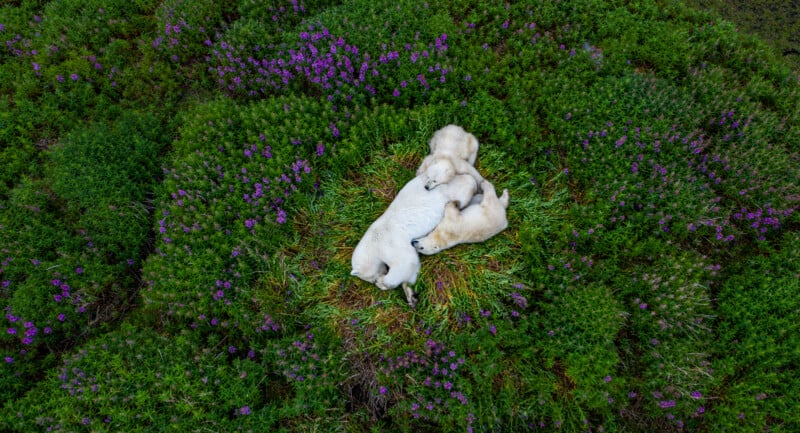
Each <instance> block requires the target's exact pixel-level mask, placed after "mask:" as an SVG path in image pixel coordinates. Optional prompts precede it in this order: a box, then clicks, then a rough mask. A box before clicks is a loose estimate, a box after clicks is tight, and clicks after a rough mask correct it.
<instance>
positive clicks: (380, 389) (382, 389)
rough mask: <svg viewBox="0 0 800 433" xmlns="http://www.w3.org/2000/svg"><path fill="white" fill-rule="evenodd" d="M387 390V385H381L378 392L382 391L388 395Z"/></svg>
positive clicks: (381, 392)
mask: <svg viewBox="0 0 800 433" xmlns="http://www.w3.org/2000/svg"><path fill="white" fill-rule="evenodd" d="M386 391H387V389H386V387H385V386H381V387H380V388H378V392H380V394H381V395H386Z"/></svg>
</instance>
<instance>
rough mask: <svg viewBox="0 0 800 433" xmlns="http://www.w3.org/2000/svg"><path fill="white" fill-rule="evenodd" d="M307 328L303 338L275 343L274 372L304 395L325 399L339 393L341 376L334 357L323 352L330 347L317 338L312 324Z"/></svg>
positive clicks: (305, 396) (304, 396)
mask: <svg viewBox="0 0 800 433" xmlns="http://www.w3.org/2000/svg"><path fill="white" fill-rule="evenodd" d="M305 331H306V332H305V333H304V334H303V335H302V338H300V339H292V340H290V341H288V344H285V343H284V344H280V343H278V344H275V345H274V346H273V347H274V355H275V358H274V359H275V366H276V371H275V372H274V373H275V374H276V375H277V376H281V377H283V378H284V379H285V380H286V381H287V382H288V383H289V384H291V385H292V386H293V387H294V388H295V389H297V390H298V393H299V394H300V395H302V396H303V398H310V397H311V396H314V397H316V398H318V399H320V400H325V399H326V398H329V396H330V395H332V394H333V393H335V392H336V386H337V385H338V384H339V383H340V381H341V379H342V378H341V377H339V376H338V371H337V370H336V368H335V367H333V366H332V365H331V364H332V363H334V362H335V360H334V359H331V358H330V357H326V356H323V355H322V354H323V353H325V352H326V351H327V350H328V349H327V348H326V347H324V343H320V342H318V341H317V338H316V336H315V335H314V333H313V332H312V331H313V329H312V328H311V326H306V330H305ZM285 341H286V340H285Z"/></svg>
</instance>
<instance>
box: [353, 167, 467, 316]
mask: <svg viewBox="0 0 800 433" xmlns="http://www.w3.org/2000/svg"><path fill="white" fill-rule="evenodd" d="M476 189H477V183H476V182H475V179H473V178H472V177H471V176H467V175H457V176H455V177H453V179H452V180H451V181H450V182H448V183H447V184H445V185H441V186H439V187H438V188H436V189H433V190H427V189H426V188H425V185H424V183H423V179H422V177H420V176H417V177H415V178H413V179H411V180H410V181H409V182H408V183H406V185H405V186H404V187H403V188H402V189H401V190H400V191H399V192H398V193H397V196H396V197H395V198H394V200H393V201H392V203H391V204H390V205H389V207H388V208H387V209H386V211H385V212H384V213H383V214H382V215H381V216H380V217H378V219H377V220H375V222H373V223H372V225H370V226H369V228H368V229H367V231H366V233H364V236H363V237H362V238H361V240H360V241H359V242H358V245H356V248H355V249H354V250H353V257H352V271H351V272H350V275H354V276H357V277H358V278H361V279H362V280H364V281H367V282H370V283H374V284H375V285H376V286H378V287H379V288H380V289H381V290H389V289H393V288H395V287H397V286H399V285H402V286H403V291H404V292H405V295H406V300H407V301H408V304H409V305H410V306H411V307H414V306H415V305H416V302H417V300H416V299H415V298H414V292H413V290H412V289H411V287H410V285H412V284H414V283H415V282H416V281H417V274H418V273H419V268H420V262H419V255H417V251H416V250H415V249H414V247H413V246H412V245H411V241H412V240H413V239H415V238H418V237H421V236H424V235H425V234H426V233H429V232H430V231H431V230H433V229H434V228H435V227H436V225H437V224H439V222H440V221H441V220H442V217H443V216H444V208H445V205H446V204H448V203H450V202H455V204H454V206H456V207H457V208H458V207H464V206H466V205H467V204H468V203H469V201H470V199H471V198H472V196H473V195H474V194H475V191H476Z"/></svg>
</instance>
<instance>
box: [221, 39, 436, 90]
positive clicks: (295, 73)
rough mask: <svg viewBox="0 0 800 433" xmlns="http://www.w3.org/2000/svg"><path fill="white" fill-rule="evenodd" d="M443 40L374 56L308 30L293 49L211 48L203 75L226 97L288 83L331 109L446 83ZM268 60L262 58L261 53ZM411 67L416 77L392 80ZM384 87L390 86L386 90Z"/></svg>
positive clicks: (281, 87) (387, 49) (225, 45)
mask: <svg viewBox="0 0 800 433" xmlns="http://www.w3.org/2000/svg"><path fill="white" fill-rule="evenodd" d="M446 41H447V35H446V34H442V35H440V36H439V37H437V38H436V39H435V40H434V41H433V42H431V43H429V44H428V45H427V46H426V47H425V48H421V47H419V45H418V44H411V43H406V44H404V45H403V47H402V48H398V47H396V46H395V44H394V43H392V44H391V45H387V44H384V45H383V48H384V51H383V52H381V53H378V54H375V53H372V54H371V53H365V52H363V50H361V49H359V47H357V46H355V45H353V44H350V43H348V42H347V41H346V40H345V39H344V38H343V37H341V36H338V37H337V36H335V35H332V34H331V33H330V32H329V31H328V29H327V28H325V27H321V26H314V25H310V26H309V27H308V30H307V31H303V32H300V34H299V35H298V41H297V42H296V43H295V46H294V47H291V48H289V47H268V48H267V49H266V50H264V49H261V48H259V47H256V48H254V49H252V51H251V50H250V49H247V48H244V47H234V46H232V44H229V43H227V42H225V41H219V42H217V43H214V44H212V51H211V56H210V57H209V62H211V63H212V65H211V66H209V68H208V72H209V73H210V74H212V75H213V76H215V77H217V82H218V83H219V84H220V86H221V87H222V88H223V89H225V90H227V91H228V92H231V93H235V94H244V95H247V96H260V95H264V94H268V93H270V92H274V91H281V90H284V89H286V88H287V87H289V86H290V85H291V84H292V83H295V82H297V83H308V84H310V85H312V86H314V87H316V88H317V89H319V91H320V92H321V93H322V94H323V95H325V97H326V98H327V100H328V101H330V102H331V103H333V104H334V105H335V104H339V103H342V102H350V101H352V100H353V98H355V97H359V96H360V97H363V98H368V97H372V96H378V97H382V98H388V96H389V94H391V96H392V97H394V98H396V97H399V96H400V95H401V94H402V93H403V92H405V91H406V88H409V90H411V89H410V88H411V87H414V86H416V88H417V91H422V92H423V93H424V92H427V91H428V90H429V89H430V88H431V83H435V82H440V83H444V82H445V81H446V76H447V74H448V73H449V72H450V69H449V68H448V67H446V66H443V65H442V64H441V63H440V62H438V61H437V59H440V58H442V57H443V55H444V53H445V52H446V51H447V49H448V45H447V43H446ZM263 51H266V52H267V53H271V55H269V56H267V57H265V56H264V55H263V54H262V52H263ZM405 64H413V65H415V66H416V69H418V71H419V72H418V73H416V74H411V75H408V76H397V73H398V71H405V69H401V66H403V65H405ZM387 83H390V84H388V85H387Z"/></svg>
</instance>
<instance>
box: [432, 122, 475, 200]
mask: <svg viewBox="0 0 800 433" xmlns="http://www.w3.org/2000/svg"><path fill="white" fill-rule="evenodd" d="M428 146H430V149H431V153H430V155H428V156H426V157H425V159H423V160H422V164H420V166H419V168H418V169H417V176H424V179H425V188H427V189H433V188H436V187H437V186H439V185H441V184H444V183H447V182H449V181H450V179H452V178H453V176H455V175H456V174H468V175H470V176H472V177H473V178H474V179H475V181H476V182H478V183H480V182H481V181H483V176H481V174H480V173H479V172H478V170H476V169H475V167H474V164H475V159H476V158H477V157H478V147H479V146H480V144H479V143H478V139H477V138H475V136H474V135H472V134H470V133H469V132H467V131H465V130H464V128H462V127H460V126H457V125H447V126H445V127H444V128H442V129H440V130H438V131H436V132H435V133H434V134H433V137H432V138H431V140H430V142H428Z"/></svg>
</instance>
